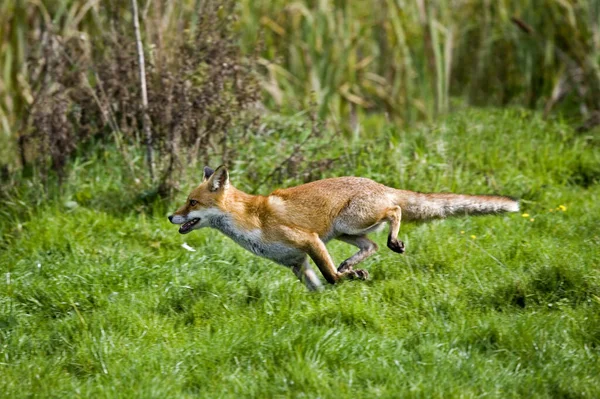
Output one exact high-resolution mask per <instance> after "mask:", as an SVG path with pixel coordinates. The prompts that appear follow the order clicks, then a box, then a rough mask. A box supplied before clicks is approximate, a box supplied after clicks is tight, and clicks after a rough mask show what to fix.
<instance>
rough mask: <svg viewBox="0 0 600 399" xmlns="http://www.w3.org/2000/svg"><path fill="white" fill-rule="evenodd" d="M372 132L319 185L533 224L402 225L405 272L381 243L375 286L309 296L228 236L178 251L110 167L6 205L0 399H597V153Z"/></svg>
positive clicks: (334, 153) (524, 122)
mask: <svg viewBox="0 0 600 399" xmlns="http://www.w3.org/2000/svg"><path fill="white" fill-rule="evenodd" d="M378 129H380V130H379V131H377V132H373V137H375V136H376V137H378V138H377V139H376V140H375V139H373V140H369V139H367V138H364V139H363V141H357V142H353V143H350V144H347V143H345V142H343V141H340V140H331V144H330V145H328V146H327V147H326V148H321V149H320V150H318V151H317V150H315V152H316V154H315V156H322V157H330V158H336V157H340V156H342V157H343V159H344V160H345V161H344V162H339V163H334V164H333V167H332V168H331V169H330V170H329V172H327V173H326V174H325V176H335V175H361V176H365V177H370V178H373V179H375V180H377V181H379V182H381V183H385V184H388V185H391V186H396V187H399V188H406V189H413V190H419V191H453V192H464V193H476V194H484V193H498V194H506V195H511V196H514V197H518V198H521V199H522V203H521V204H522V211H521V212H520V213H518V214H511V215H503V216H486V217H476V218H457V219H449V220H445V221H436V222H432V223H427V224H418V225H414V224H413V225H409V224H404V225H403V226H402V229H401V231H400V238H401V239H402V240H403V241H404V242H405V243H406V245H407V252H406V254H404V255H398V254H396V253H392V252H391V251H389V250H387V248H386V247H385V233H382V235H379V236H375V239H376V241H377V242H378V243H379V244H380V247H381V250H380V251H379V253H378V254H377V255H376V256H374V257H372V258H370V259H369V260H367V261H366V262H365V263H364V266H365V268H366V269H368V270H369V272H370V275H371V280H370V281H368V282H360V281H349V282H345V283H342V284H340V285H339V286H334V287H328V288H327V289H326V290H325V291H324V292H321V293H309V292H307V291H306V289H305V288H304V286H303V285H301V284H300V283H299V282H298V281H296V279H295V278H294V277H293V274H292V273H291V272H290V271H289V270H286V269H284V268H283V267H280V266H277V265H275V264H273V263H271V262H270V261H267V260H264V259H260V258H258V257H255V256H253V255H251V254H250V253H248V252H246V251H245V250H243V249H242V248H240V247H237V246H236V245H235V244H234V243H233V242H232V241H230V240H229V239H227V238H226V237H224V236H222V235H220V233H218V232H216V231H210V230H203V231H200V232H195V233H192V234H191V235H187V236H180V235H178V234H177V228H176V227H174V226H173V225H170V224H169V223H168V221H167V219H166V215H167V214H168V213H169V211H172V210H173V209H175V207H176V206H177V205H178V203H176V202H175V203H170V204H162V203H153V204H151V205H148V204H144V203H142V202H139V201H136V195H138V194H140V193H139V190H138V189H136V186H135V183H134V181H133V180H131V177H128V176H127V174H126V171H125V167H124V166H123V165H122V162H121V161H120V160H119V156H118V154H117V153H116V152H114V151H111V150H110V148H108V149H106V150H98V152H97V154H96V156H95V157H94V158H92V159H88V160H85V161H83V160H80V161H77V162H75V164H74V165H73V167H72V168H71V170H72V174H71V176H70V178H69V180H68V181H67V182H66V183H65V185H64V187H63V192H62V194H60V195H55V196H53V198H54V199H52V200H44V198H45V196H42V195H38V194H37V193H39V190H40V189H39V188H38V187H37V185H36V184H34V183H24V184H22V185H21V186H20V188H19V189H18V190H16V191H14V192H11V193H9V194H7V195H6V196H5V197H4V198H2V201H3V204H2V207H1V208H0V232H1V234H2V239H1V241H0V270H1V272H2V280H0V396H1V397H123V398H126V397H144V398H150V397H156V398H166V397H197V396H202V397H210V398H214V397H287V396H290V397H310V398H314V397H399V396H400V397H404V396H408V397H413V396H414V397H478V396H488V397H502V398H506V397H569V398H575V397H590V398H592V397H599V396H600V269H599V264H600V251H599V249H598V247H599V245H600V228H599V226H598V224H599V218H600V188H599V186H598V184H597V183H598V181H599V180H600V151H599V150H598V149H599V144H600V142H599V140H598V136H597V135H595V136H594V135H590V136H582V135H577V134H576V133H574V131H573V130H572V129H571V128H570V127H568V126H567V125H564V124H562V123H560V122H546V121H543V120H542V119H541V118H540V117H539V115H537V114H535V113H529V112H526V111H521V110H507V111H494V110H486V111H481V110H469V111H464V112H461V113H458V114H454V115H451V116H449V117H448V118H447V119H445V120H443V121H441V122H438V123H436V124H433V125H429V126H423V127H420V128H413V129H411V130H407V131H397V130H396V129H394V128H393V127H389V126H388V127H385V126H384V127H380V128H378ZM375 133H376V134H375ZM305 134H306V132H305ZM367 136H368V135H367V134H365V137H367ZM294 140H299V138H298V137H297V132H294V133H293V134H292V133H288V132H286V131H285V130H284V131H280V132H273V137H272V139H270V140H264V139H261V140H257V142H256V143H254V144H252V145H251V146H249V148H247V149H246V150H245V151H246V152H245V153H243V154H242V155H246V156H247V158H245V157H244V156H241V157H240V158H239V160H238V162H237V163H236V164H234V165H232V174H231V180H232V184H234V185H236V186H238V187H239V188H242V189H249V188H251V187H253V186H256V178H254V177H251V176H249V175H250V174H249V173H248V170H252V171H254V172H255V174H254V175H258V176H264V175H265V174H266V173H267V171H269V170H271V169H272V168H273V166H274V165H275V162H276V161H277V160H278V161H281V159H283V158H285V157H286V156H287V155H288V153H289V151H291V148H292V145H291V143H292V142H293V141H294ZM288 144H289V145H288ZM257 154H259V155H260V156H257ZM258 160H260V161H258ZM214 166H215V165H213V167H214ZM197 178H198V179H199V178H200V170H198V172H197ZM296 183H297V181H295V180H293V179H289V180H288V181H285V182H284V183H283V185H292V184H296ZM190 184H191V183H190ZM269 185H270V183H267V184H265V185H262V186H261V187H260V188H259V191H260V192H261V193H267V192H268V191H269V189H271V188H273V187H269ZM186 194H187V193H185V192H182V193H181V195H180V198H179V199H180V200H182V199H183V198H185V195H186ZM184 242H187V243H188V244H189V245H190V246H191V247H193V248H195V249H196V251H195V252H191V251H188V250H185V249H184V248H182V246H181V245H182V244H183V243H184ZM329 247H330V248H331V252H332V256H333V257H334V259H335V260H336V261H338V262H340V261H341V260H343V259H345V257H347V256H348V255H349V254H351V253H352V252H353V251H354V249H353V248H352V247H349V246H347V245H346V244H341V243H332V244H330V246H329Z"/></svg>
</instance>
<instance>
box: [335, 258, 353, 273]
mask: <svg viewBox="0 0 600 399" xmlns="http://www.w3.org/2000/svg"><path fill="white" fill-rule="evenodd" d="M346 270H352V266H350V264H349V263H347V262H346V261H343V262H342V263H341V264H340V267H338V269H337V271H338V273H343V272H345V271H346Z"/></svg>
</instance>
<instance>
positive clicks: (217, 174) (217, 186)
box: [208, 165, 229, 191]
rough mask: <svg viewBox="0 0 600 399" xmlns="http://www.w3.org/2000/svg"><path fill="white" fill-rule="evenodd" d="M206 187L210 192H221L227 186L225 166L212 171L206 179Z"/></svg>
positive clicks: (227, 175) (227, 178) (227, 177)
mask: <svg viewBox="0 0 600 399" xmlns="http://www.w3.org/2000/svg"><path fill="white" fill-rule="evenodd" d="M208 186H209V187H210V191H217V190H223V189H226V188H227V187H228V186H229V172H227V168H226V167H225V165H221V166H219V167H218V168H217V170H215V171H214V173H213V174H212V175H211V176H210V178H209V179H208Z"/></svg>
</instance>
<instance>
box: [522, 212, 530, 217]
mask: <svg viewBox="0 0 600 399" xmlns="http://www.w3.org/2000/svg"><path fill="white" fill-rule="evenodd" d="M521 216H523V217H524V218H528V217H529V214H528V213H524V214H522V215H521Z"/></svg>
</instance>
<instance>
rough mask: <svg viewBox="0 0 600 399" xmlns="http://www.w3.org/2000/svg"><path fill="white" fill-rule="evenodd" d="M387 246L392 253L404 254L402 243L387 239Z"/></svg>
mask: <svg viewBox="0 0 600 399" xmlns="http://www.w3.org/2000/svg"><path fill="white" fill-rule="evenodd" d="M387 246H388V248H389V249H391V250H392V251H394V252H397V253H399V254H402V253H404V243H403V242H402V241H400V240H392V239H388V242H387Z"/></svg>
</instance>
